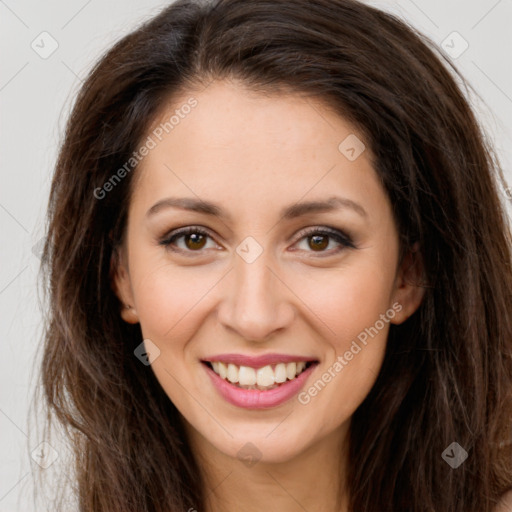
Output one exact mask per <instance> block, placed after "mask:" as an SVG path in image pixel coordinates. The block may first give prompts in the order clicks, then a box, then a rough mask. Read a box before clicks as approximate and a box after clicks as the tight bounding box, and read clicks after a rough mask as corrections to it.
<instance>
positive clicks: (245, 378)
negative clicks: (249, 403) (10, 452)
mask: <svg viewBox="0 0 512 512" xmlns="http://www.w3.org/2000/svg"><path fill="white" fill-rule="evenodd" d="M221 377H222V375H221ZM238 381H239V382H240V384H241V385H242V386H252V385H254V384H256V370H255V369H254V368H251V367H250V366H240V370H239V372H238Z"/></svg>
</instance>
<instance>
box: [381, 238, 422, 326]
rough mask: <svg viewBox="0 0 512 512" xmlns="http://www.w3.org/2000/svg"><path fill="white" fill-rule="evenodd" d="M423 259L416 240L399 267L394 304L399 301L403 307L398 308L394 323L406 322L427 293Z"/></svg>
mask: <svg viewBox="0 0 512 512" xmlns="http://www.w3.org/2000/svg"><path fill="white" fill-rule="evenodd" d="M422 276H423V260H422V257H421V252H420V251H419V244H418V242H416V243H415V244H414V245H413V247H412V249H411V250H410V251H408V252H407V254H406V255H405V256H404V258H403V261H402V263H401V265H400V268H399V269H398V272H397V276H396V280H395V289H394V291H393V296H392V304H395V303H398V304H400V305H401V306H402V307H401V309H400V310H398V309H397V312H396V315H395V317H394V318H393V319H392V320H390V322H391V323H393V324H401V323H403V322H405V321H406V320H407V319H408V318H409V317H410V316H411V315H412V314H413V313H414V312H415V311H416V310H417V309H418V308H419V306H420V304H421V301H422V300H423V296H424V295H425V286H424V285H423V284H422Z"/></svg>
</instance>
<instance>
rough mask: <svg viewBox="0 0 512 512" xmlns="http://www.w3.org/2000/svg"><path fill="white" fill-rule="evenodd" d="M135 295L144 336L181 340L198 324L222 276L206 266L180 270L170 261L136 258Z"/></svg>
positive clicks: (134, 261) (180, 268)
mask: <svg viewBox="0 0 512 512" xmlns="http://www.w3.org/2000/svg"><path fill="white" fill-rule="evenodd" d="M133 273H134V275H135V279H134V280H133V282H134V283H135V284H134V285H133V292H134V295H135V297H136V305H137V313H138V316H139V320H140V324H141V328H142V332H143V334H144V336H145V337H148V338H150V339H151V338H154V339H155V340H162V341H163V340H165V339H166V338H169V337H172V338H173V339H175V340H178V339H180V338H181V336H183V334H184V332H185V331H188V332H190V334H193V332H191V331H190V330H191V329H192V328H193V325H192V324H194V325H196V324H197V323H198V314H201V311H202V306H204V304H205V303H206V302H207V301H205V299H206V298H207V296H208V293H209V292H210V291H211V290H213V289H214V288H215V285H216V283H218V282H219V279H220V278H221V277H222V273H221V272H220V271H217V270H216V269H212V268H209V269H208V268H207V266H204V267H201V266H190V267H185V266H183V267H177V266H176V265H172V264H170V263H169V262H166V261H164V262H162V261H154V262H152V261H151V260H150V259H149V258H143V257H141V258H134V259H133Z"/></svg>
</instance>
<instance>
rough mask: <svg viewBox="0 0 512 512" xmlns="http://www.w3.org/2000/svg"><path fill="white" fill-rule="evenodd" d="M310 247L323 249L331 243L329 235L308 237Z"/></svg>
mask: <svg viewBox="0 0 512 512" xmlns="http://www.w3.org/2000/svg"><path fill="white" fill-rule="evenodd" d="M308 240H309V242H310V245H309V246H310V247H311V248H312V249H313V250H315V251H317V250H320V251H322V250H323V249H325V248H326V247H327V246H328V245H329V237H328V236H326V235H312V236H309V237H308Z"/></svg>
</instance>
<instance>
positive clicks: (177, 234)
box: [159, 226, 357, 257]
mask: <svg viewBox="0 0 512 512" xmlns="http://www.w3.org/2000/svg"><path fill="white" fill-rule="evenodd" d="M190 234H199V235H202V236H206V237H208V238H211V239H213V237H212V236H211V235H210V233H209V232H208V231H206V230H205V229H204V228H201V227H200V226H188V227H185V228H180V229H177V230H175V231H171V232H170V233H169V234H168V235H167V236H166V237H165V238H164V239H162V240H161V241H160V242H159V245H162V246H164V247H166V248H168V249H170V250H171V251H173V252H180V253H184V254H186V255H187V256H191V257H193V256H195V255H197V254H201V252H202V251H203V249H199V250H197V251H192V250H188V249H181V248H177V247H173V243H174V242H175V241H176V240H177V239H179V238H182V237H184V236H186V235H190ZM313 235H321V236H327V237H330V238H331V239H334V240H335V241H336V242H337V243H339V244H340V245H341V247H339V248H338V249H336V250H335V251H334V252H333V251H332V250H331V251H319V252H318V253H319V254H326V253H327V255H328V256H331V255H333V254H337V253H338V252H340V251H342V250H343V249H346V248H349V249H357V247H356V246H355V244H354V242H353V241H352V238H351V237H350V236H348V235H347V234H346V233H343V232H342V231H339V230H337V229H333V228H329V227H327V226H324V227H322V228H319V227H314V228H306V229H304V230H302V231H300V232H299V233H298V236H300V238H299V239H298V242H300V241H301V240H302V239H304V238H307V237H310V236H313ZM307 252H313V253H315V252H316V251H307ZM194 253H196V254H194ZM320 257H322V256H320Z"/></svg>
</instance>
